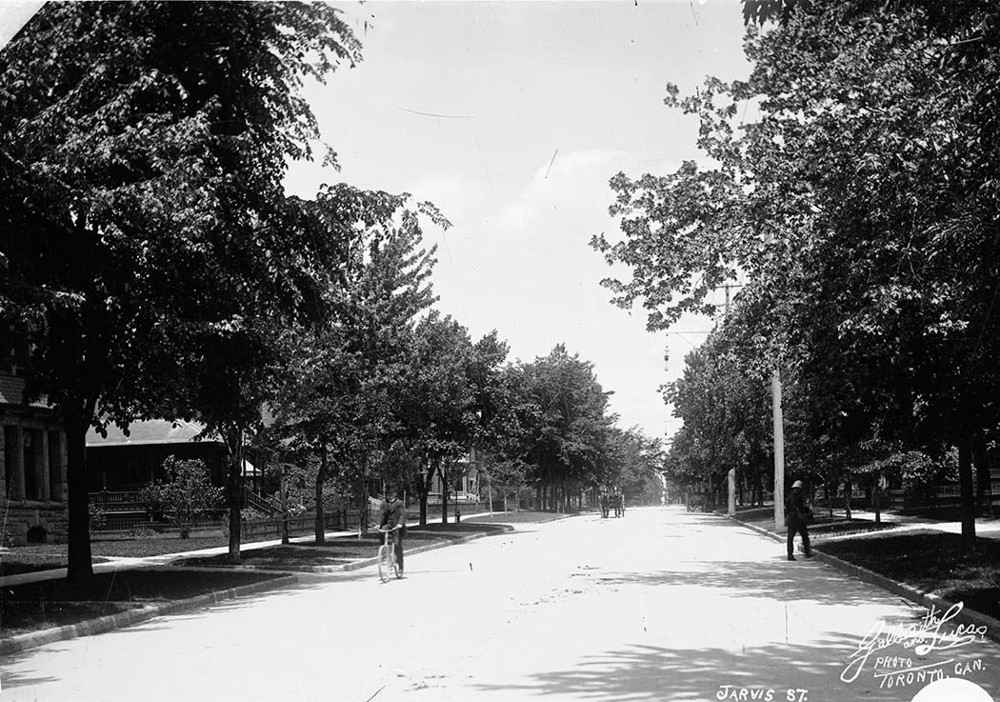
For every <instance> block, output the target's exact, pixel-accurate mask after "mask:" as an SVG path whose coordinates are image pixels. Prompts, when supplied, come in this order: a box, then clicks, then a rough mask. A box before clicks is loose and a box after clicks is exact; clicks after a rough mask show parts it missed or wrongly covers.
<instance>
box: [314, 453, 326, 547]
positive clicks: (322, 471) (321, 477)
mask: <svg viewBox="0 0 1000 702" xmlns="http://www.w3.org/2000/svg"><path fill="white" fill-rule="evenodd" d="M327 460H328V455H327V450H326V443H324V444H323V445H322V446H321V447H320V449H319V471H318V472H317V473H316V528H315V532H316V543H318V544H322V543H325V542H326V508H325V506H324V505H323V483H324V482H326V462H327Z"/></svg>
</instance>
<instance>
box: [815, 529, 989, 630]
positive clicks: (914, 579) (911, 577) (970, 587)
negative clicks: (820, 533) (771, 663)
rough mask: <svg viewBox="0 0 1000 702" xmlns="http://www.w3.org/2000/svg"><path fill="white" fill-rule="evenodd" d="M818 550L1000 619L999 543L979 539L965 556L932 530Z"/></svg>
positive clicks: (955, 541)
mask: <svg viewBox="0 0 1000 702" xmlns="http://www.w3.org/2000/svg"><path fill="white" fill-rule="evenodd" d="M821 550H822V551H824V552H825V553H829V554H830V555H832V556H836V557H837V558H841V559H843V560H845V561H849V562H851V563H854V564H856V565H860V566H863V567H865V568H868V569H869V570H872V571H874V572H876V573H879V574H880V575H884V576H886V577H889V578H892V579H893V580H896V581H897V582H902V583H906V584H907V585H910V586H912V587H916V588H918V589H920V590H923V591H924V592H927V593H930V594H935V595H938V596H940V597H943V598H944V599H946V600H950V601H952V602H964V603H965V605H966V606H967V607H969V608H971V609H974V610H976V611H977V612H982V613H983V614H987V615H989V616H991V617H996V618H998V619H1000V542H998V541H994V540H990V539H978V540H977V546H976V550H975V551H974V552H971V553H967V552H965V551H964V550H963V548H962V543H961V537H960V536H959V535H958V534H948V533H944V532H940V531H935V530H932V529H920V530H916V531H907V532H906V533H903V534H891V533H890V534H884V535H879V536H878V537H864V538H857V539H843V540H838V541H831V542H829V543H826V544H823V545H822V546H821Z"/></svg>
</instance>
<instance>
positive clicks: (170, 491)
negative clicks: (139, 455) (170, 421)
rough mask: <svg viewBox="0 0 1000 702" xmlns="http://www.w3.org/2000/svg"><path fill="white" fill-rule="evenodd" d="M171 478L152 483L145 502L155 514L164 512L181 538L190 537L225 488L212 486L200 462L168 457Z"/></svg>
mask: <svg viewBox="0 0 1000 702" xmlns="http://www.w3.org/2000/svg"><path fill="white" fill-rule="evenodd" d="M163 469H164V471H165V472H166V474H167V476H168V478H167V480H165V481H159V480H158V481H157V482H155V483H150V484H149V485H147V486H146V487H145V489H143V501H144V502H146V504H147V505H148V506H149V507H150V509H151V510H152V511H154V512H158V511H162V512H163V513H164V514H165V515H166V516H167V517H168V518H169V519H170V521H172V522H173V523H174V524H176V525H177V526H178V527H179V528H180V531H181V538H182V539H186V538H188V536H190V535H191V526H192V525H193V524H194V522H195V520H196V519H197V518H198V517H200V516H201V515H203V514H205V513H206V512H208V511H209V510H211V509H212V508H214V507H215V506H216V505H218V504H219V503H220V502H221V501H222V488H219V487H215V486H214V485H212V483H211V480H210V479H209V474H208V468H206V467H205V464H204V463H203V462H202V461H200V460H198V459H192V460H179V459H177V458H176V457H175V456H169V457H168V458H167V460H166V461H164V462H163Z"/></svg>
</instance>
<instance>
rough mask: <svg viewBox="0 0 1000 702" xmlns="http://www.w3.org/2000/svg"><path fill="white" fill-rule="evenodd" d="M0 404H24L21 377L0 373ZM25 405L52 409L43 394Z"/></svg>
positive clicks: (22, 380)
mask: <svg viewBox="0 0 1000 702" xmlns="http://www.w3.org/2000/svg"><path fill="white" fill-rule="evenodd" d="M0 405H20V406H22V407H24V406H25V405H24V379H23V378H16V377H14V376H12V375H3V374H0ZM27 406H28V407H38V408H40V409H52V408H51V406H50V405H49V402H48V400H47V399H46V398H45V397H44V396H43V397H41V398H39V399H37V400H35V401H34V402H29V403H28V405H27Z"/></svg>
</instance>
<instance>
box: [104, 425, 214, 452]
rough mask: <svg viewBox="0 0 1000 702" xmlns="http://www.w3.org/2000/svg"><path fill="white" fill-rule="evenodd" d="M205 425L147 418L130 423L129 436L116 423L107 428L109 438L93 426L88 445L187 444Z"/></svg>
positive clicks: (193, 439)
mask: <svg viewBox="0 0 1000 702" xmlns="http://www.w3.org/2000/svg"><path fill="white" fill-rule="evenodd" d="M204 429H205V427H204V426H203V425H202V424H199V423H198V422H186V421H184V420H180V419H177V420H173V421H171V420H168V419H147V420H145V421H141V422H132V424H130V425H129V433H128V436H126V435H125V432H124V431H122V430H121V429H119V428H118V427H117V426H116V425H114V424H111V425H109V426H108V428H107V432H108V436H107V438H104V437H102V436H101V435H100V434H98V433H97V430H96V429H94V428H91V429H90V431H88V432H87V446H148V445H150V444H187V443H191V442H193V441H195V437H197V436H198V435H199V434H201V432H202V431H204Z"/></svg>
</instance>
